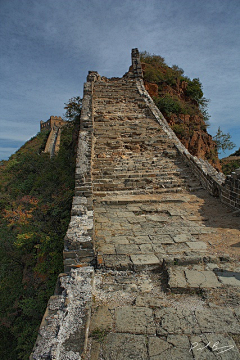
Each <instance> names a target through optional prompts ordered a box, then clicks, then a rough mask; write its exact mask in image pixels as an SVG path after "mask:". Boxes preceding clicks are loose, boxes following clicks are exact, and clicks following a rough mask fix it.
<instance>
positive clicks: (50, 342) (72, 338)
mask: <svg viewBox="0 0 240 360" xmlns="http://www.w3.org/2000/svg"><path fill="white" fill-rule="evenodd" d="M93 273H94V271H93V268H92V267H83V268H80V269H76V270H72V271H71V272H70V274H60V275H59V279H58V284H57V287H56V292H55V295H54V296H51V298H50V299H49V302H48V306H47V309H46V312H45V314H44V317H43V320H42V323H41V326H40V329H39V332H38V338H37V341H36V343H35V346H34V349H33V352H32V354H31V355H30V360H42V359H54V360H66V359H72V360H80V359H81V354H82V352H83V351H84V350H85V349H86V340H87V336H86V333H87V332H88V328H89V322H90V307H91V299H92V282H93Z"/></svg>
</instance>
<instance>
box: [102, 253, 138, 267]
mask: <svg viewBox="0 0 240 360" xmlns="http://www.w3.org/2000/svg"><path fill="white" fill-rule="evenodd" d="M102 258H103V263H104V265H105V267H106V268H108V269H116V270H131V268H132V262H131V260H130V257H129V256H127V255H103V256H102Z"/></svg>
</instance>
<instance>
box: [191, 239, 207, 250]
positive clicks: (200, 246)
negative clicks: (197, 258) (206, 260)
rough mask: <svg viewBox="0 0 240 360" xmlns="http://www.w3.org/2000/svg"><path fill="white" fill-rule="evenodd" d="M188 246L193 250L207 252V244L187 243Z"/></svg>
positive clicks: (201, 242) (199, 242)
mask: <svg viewBox="0 0 240 360" xmlns="http://www.w3.org/2000/svg"><path fill="white" fill-rule="evenodd" d="M186 244H187V245H188V246H189V247H190V249H191V250H202V251H204V250H206V249H207V244H206V243H205V242H203V241H187V242H186Z"/></svg>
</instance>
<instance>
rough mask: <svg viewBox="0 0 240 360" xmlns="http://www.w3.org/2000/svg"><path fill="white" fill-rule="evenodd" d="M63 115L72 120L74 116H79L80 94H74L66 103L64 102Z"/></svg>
mask: <svg viewBox="0 0 240 360" xmlns="http://www.w3.org/2000/svg"><path fill="white" fill-rule="evenodd" d="M64 105H65V107H64V109H65V110H66V112H65V117H66V118H68V119H71V120H74V119H75V118H76V117H80V115H81V109H82V99H81V98H80V96H75V97H72V98H71V99H69V101H68V103H65V104H64Z"/></svg>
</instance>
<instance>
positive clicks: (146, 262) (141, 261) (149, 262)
mask: <svg viewBox="0 0 240 360" xmlns="http://www.w3.org/2000/svg"><path fill="white" fill-rule="evenodd" d="M130 257H131V260H132V262H133V266H134V269H135V270H142V269H145V268H147V269H156V268H159V267H160V262H159V259H158V258H157V256H155V255H153V254H149V255H131V256H130Z"/></svg>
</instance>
